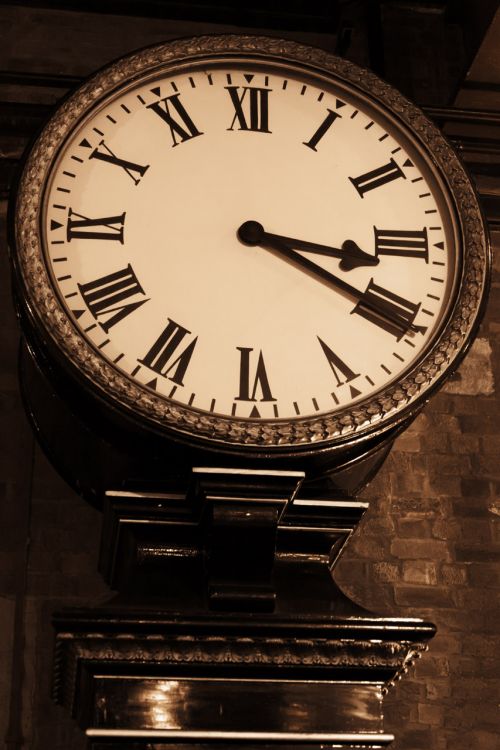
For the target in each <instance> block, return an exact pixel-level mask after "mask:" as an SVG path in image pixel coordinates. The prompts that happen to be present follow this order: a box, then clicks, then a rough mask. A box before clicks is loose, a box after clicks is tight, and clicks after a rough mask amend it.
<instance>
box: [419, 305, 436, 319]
mask: <svg viewBox="0 0 500 750" xmlns="http://www.w3.org/2000/svg"><path fill="white" fill-rule="evenodd" d="M421 310H422V312H423V313H425V314H426V315H431V316H432V317H434V313H433V312H431V311H430V310H426V309H425V307H422V308H421Z"/></svg>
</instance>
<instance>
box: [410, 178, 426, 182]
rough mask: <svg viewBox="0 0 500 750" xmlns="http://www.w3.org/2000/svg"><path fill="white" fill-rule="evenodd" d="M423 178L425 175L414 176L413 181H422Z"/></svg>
mask: <svg viewBox="0 0 500 750" xmlns="http://www.w3.org/2000/svg"><path fill="white" fill-rule="evenodd" d="M423 179H424V178H423V177H414V178H413V180H412V182H422V180H423Z"/></svg>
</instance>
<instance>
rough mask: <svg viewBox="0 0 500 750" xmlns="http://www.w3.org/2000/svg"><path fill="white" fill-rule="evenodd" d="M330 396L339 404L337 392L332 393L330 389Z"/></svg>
mask: <svg viewBox="0 0 500 750" xmlns="http://www.w3.org/2000/svg"><path fill="white" fill-rule="evenodd" d="M330 396H331V397H332V398H333V400H334V401H335V403H336V404H337V406H338V405H339V400H338V398H337V394H336V393H333V391H332V393H330Z"/></svg>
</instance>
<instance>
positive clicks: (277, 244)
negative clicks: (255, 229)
mask: <svg viewBox="0 0 500 750" xmlns="http://www.w3.org/2000/svg"><path fill="white" fill-rule="evenodd" d="M261 247H263V248H265V249H271V250H274V251H275V252H277V253H279V255H281V256H282V257H284V258H287V259H288V260H290V261H292V263H295V265H297V266H299V267H300V268H302V269H304V270H305V271H309V272H310V273H311V274H313V275H314V276H316V277H318V278H320V279H322V280H323V281H326V282H327V284H329V285H330V286H333V287H334V288H335V289H340V290H341V291H343V292H345V293H346V294H348V295H349V296H350V297H353V298H354V299H356V300H358V302H360V303H361V304H362V305H363V306H364V307H365V308H367V309H369V310H371V311H372V312H374V313H375V314H376V315H378V316H379V317H380V318H382V319H383V320H385V321H386V322H387V323H389V324H390V325H391V326H392V327H394V328H396V329H397V330H398V331H400V334H401V336H402V335H403V334H405V333H408V332H410V331H411V332H412V333H418V332H420V331H421V329H420V327H419V326H415V325H413V324H412V323H409V322H408V321H407V320H404V319H402V318H401V317H400V316H397V315H395V314H394V312H393V310H392V308H391V307H390V306H389V305H388V304H386V303H385V302H383V301H382V300H378V301H377V302H375V301H374V300H372V299H368V298H367V297H366V295H365V293H364V292H362V291H360V290H359V289H356V287H354V286H352V285H351V284H349V283H348V282H347V281H344V279H341V278H339V277H338V276H335V274H333V273H330V271H327V270H326V269H325V268H323V267H322V266H318V265H317V263H313V262H312V261H311V260H309V258H304V256H303V255H301V254H300V253H297V252H295V250H292V249H291V248H289V247H288V246H287V245H286V243H285V242H284V241H283V240H282V239H281V238H277V237H274V238H273V237H272V235H268V234H266V235H265V240H264V241H263V242H262V245H261ZM401 336H400V337H401Z"/></svg>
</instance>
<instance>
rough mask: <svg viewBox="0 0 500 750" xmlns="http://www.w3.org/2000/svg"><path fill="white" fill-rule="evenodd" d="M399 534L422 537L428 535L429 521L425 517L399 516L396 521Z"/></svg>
mask: <svg viewBox="0 0 500 750" xmlns="http://www.w3.org/2000/svg"><path fill="white" fill-rule="evenodd" d="M397 529H398V534H399V536H402V537H408V538H413V539H423V538H425V537H429V536H430V523H429V521H427V520H426V519H420V520H419V519H416V518H401V519H399V520H398V522H397Z"/></svg>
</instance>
